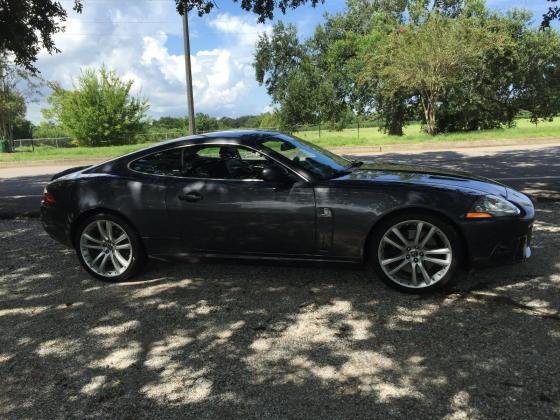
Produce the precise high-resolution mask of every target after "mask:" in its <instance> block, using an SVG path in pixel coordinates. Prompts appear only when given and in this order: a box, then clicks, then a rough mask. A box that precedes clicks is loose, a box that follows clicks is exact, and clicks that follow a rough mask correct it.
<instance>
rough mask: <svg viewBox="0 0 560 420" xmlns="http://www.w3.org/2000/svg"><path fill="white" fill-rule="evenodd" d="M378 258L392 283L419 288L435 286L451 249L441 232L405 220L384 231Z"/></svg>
mask: <svg viewBox="0 0 560 420" xmlns="http://www.w3.org/2000/svg"><path fill="white" fill-rule="evenodd" d="M377 256H378V258H379V265H380V266H381V269H382V270H383V272H384V273H385V274H386V275H387V277H389V279H391V281H393V282H395V283H397V284H399V285H401V286H404V287H408V288H415V289H421V288H425V287H428V286H432V285H434V284H436V283H437V282H439V281H440V280H441V279H442V278H443V277H444V276H445V275H446V274H447V272H448V271H449V268H450V267H451V263H452V261H453V250H452V248H451V243H450V242H449V239H448V238H447V235H446V234H445V233H444V232H442V231H441V229H439V228H437V227H436V226H434V225H433V224H431V223H428V222H426V221H422V220H406V221H404V222H400V223H397V224H396V225H394V226H392V227H391V228H389V229H388V230H387V232H385V234H384V235H383V237H382V238H381V241H380V242H379V248H378V250H377Z"/></svg>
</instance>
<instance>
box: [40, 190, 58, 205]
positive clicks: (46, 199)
mask: <svg viewBox="0 0 560 420" xmlns="http://www.w3.org/2000/svg"><path fill="white" fill-rule="evenodd" d="M55 202H56V200H55V199H54V195H53V193H51V192H49V191H47V189H46V188H45V189H44V190H43V199H42V200H41V203H43V204H54V203H55Z"/></svg>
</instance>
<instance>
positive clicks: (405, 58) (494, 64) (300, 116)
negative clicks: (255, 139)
mask: <svg viewBox="0 0 560 420" xmlns="http://www.w3.org/2000/svg"><path fill="white" fill-rule="evenodd" d="M530 22H531V17H530V15H529V13H528V12H525V11H512V12H508V13H505V14H502V13H497V12H492V11H489V10H488V9H486V7H485V5H484V3H483V1H482V0H446V1H434V2H425V1H423V0H403V1H400V2H395V1H380V2H371V1H369V0H349V1H348V3H347V9H346V10H345V11H344V12H343V13H339V14H336V15H328V16H326V20H325V23H323V24H322V25H319V26H318V27H317V28H316V30H315V32H314V34H313V35H312V36H311V37H309V38H308V39H301V38H300V37H299V36H298V33H297V30H296V28H295V26H293V25H284V24H283V23H281V22H279V23H277V24H275V25H274V28H273V30H272V32H271V33H270V34H263V35H261V36H260V37H259V40H258V42H257V44H256V52H255V60H254V66H255V75H256V80H257V81H258V82H259V83H260V84H263V85H264V86H265V87H266V89H267V92H268V93H269V94H270V96H271V98H272V102H273V104H275V106H276V107H277V108H278V110H279V117H280V121H281V126H282V127H283V128H285V129H288V130H290V129H293V128H294V127H295V126H296V125H298V124H309V123H312V124H318V123H319V124H320V123H321V122H327V123H328V124H329V126H330V127H331V128H342V127H343V125H344V123H345V121H347V120H348V119H347V115H348V113H349V112H350V113H353V114H354V115H355V116H356V118H358V119H359V118H360V117H362V116H368V115H374V116H375V117H376V119H377V120H378V121H380V122H381V125H382V129H384V130H385V131H386V132H388V133H389V134H393V135H401V134H402V133H403V126H404V125H405V124H406V123H407V122H409V121H418V120H420V121H422V122H423V124H424V126H425V128H426V131H427V132H428V133H430V134H435V133H437V132H446V131H468V130H479V129H488V128H499V127H502V126H509V125H511V124H513V123H514V118H515V116H516V115H517V114H518V113H519V112H520V111H521V110H525V111H528V112H529V113H530V115H531V118H532V121H533V122H535V123H536V122H538V121H539V120H543V119H550V118H552V117H554V116H555V115H557V114H558V112H560V104H559V100H560V91H559V89H560V77H559V74H558V72H559V71H560V57H559V54H560V52H559V51H560V48H558V46H559V42H560V36H559V34H558V32H557V31H556V30H554V29H551V28H548V29H544V30H539V29H538V28H535V27H533V26H531V23H530Z"/></svg>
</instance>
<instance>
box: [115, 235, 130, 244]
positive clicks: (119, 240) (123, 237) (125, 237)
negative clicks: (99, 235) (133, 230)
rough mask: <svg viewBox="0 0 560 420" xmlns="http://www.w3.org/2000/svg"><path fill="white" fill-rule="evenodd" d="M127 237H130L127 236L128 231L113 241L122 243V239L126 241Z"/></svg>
mask: <svg viewBox="0 0 560 420" xmlns="http://www.w3.org/2000/svg"><path fill="white" fill-rule="evenodd" d="M125 239H128V236H126V233H123V234H122V235H121V236H119V237H118V238H117V239H115V240H114V241H113V242H114V243H116V244H119V243H121V242H122V241H124V240H125Z"/></svg>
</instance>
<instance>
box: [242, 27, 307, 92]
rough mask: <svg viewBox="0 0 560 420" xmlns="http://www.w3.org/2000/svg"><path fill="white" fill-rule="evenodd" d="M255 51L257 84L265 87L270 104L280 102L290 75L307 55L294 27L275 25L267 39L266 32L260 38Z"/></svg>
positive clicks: (254, 63) (254, 64)
mask: <svg viewBox="0 0 560 420" xmlns="http://www.w3.org/2000/svg"><path fill="white" fill-rule="evenodd" d="M255 49H256V51H255V55H254V62H253V66H254V68H255V77H256V79H257V82H258V83H259V84H260V85H264V86H265V87H266V91H267V93H268V94H269V95H270V97H271V98H272V101H273V103H280V102H282V99H283V97H284V95H285V92H286V89H287V87H288V82H289V79H290V77H291V74H292V72H294V71H295V70H297V69H298V68H299V67H300V65H301V62H302V61H303V59H304V57H305V56H306V52H305V48H304V46H303V45H301V44H300V43H299V40H298V36H297V29H296V27H295V26H294V25H291V24H289V25H284V24H283V23H282V22H278V23H276V24H275V25H274V27H273V28H272V34H271V35H270V36H269V35H268V34H267V33H266V32H265V33H263V34H261V35H259V38H258V40H257V44H256V47H255Z"/></svg>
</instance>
